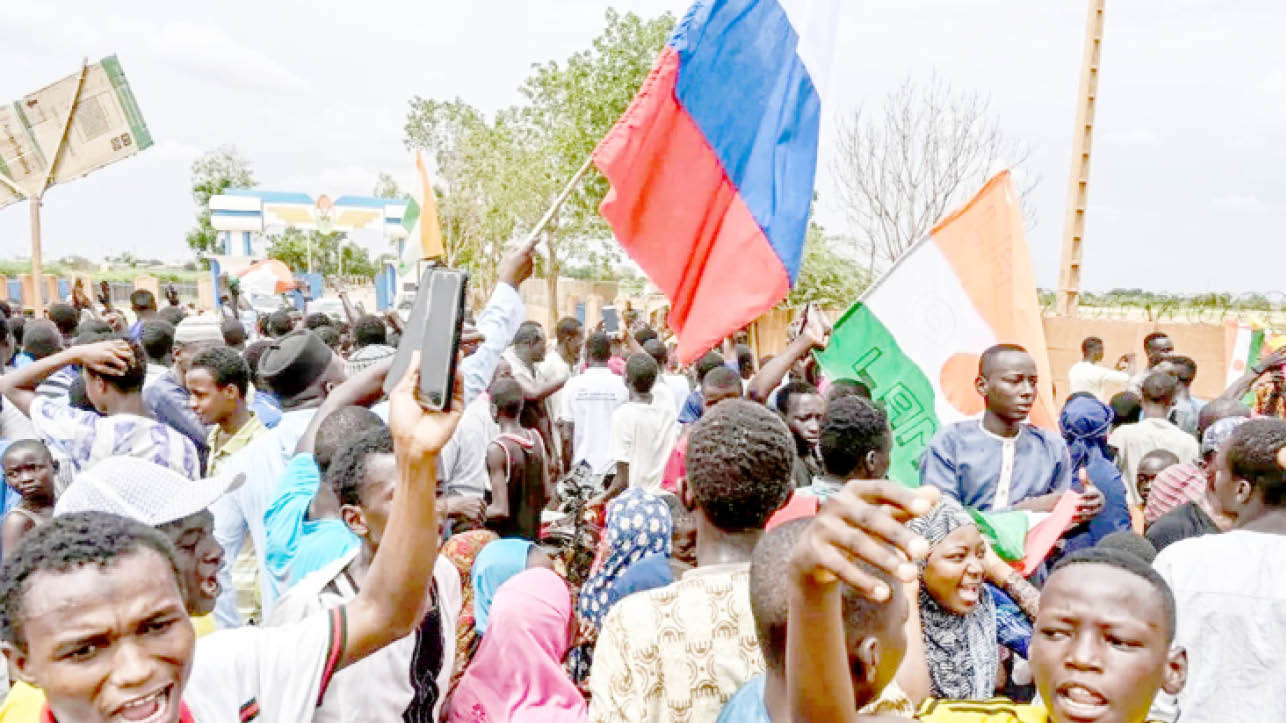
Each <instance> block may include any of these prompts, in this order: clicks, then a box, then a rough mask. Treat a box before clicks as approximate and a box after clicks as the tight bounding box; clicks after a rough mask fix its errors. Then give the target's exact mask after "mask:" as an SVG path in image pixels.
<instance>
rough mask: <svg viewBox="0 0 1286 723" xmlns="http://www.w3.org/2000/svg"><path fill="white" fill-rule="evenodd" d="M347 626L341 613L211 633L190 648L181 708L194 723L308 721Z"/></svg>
mask: <svg viewBox="0 0 1286 723" xmlns="http://www.w3.org/2000/svg"><path fill="white" fill-rule="evenodd" d="M346 626H347V619H346V617H345V614H344V611H343V608H332V609H330V610H327V611H324V612H320V613H318V614H316V615H313V616H311V617H309V618H307V619H305V620H301V621H299V622H297V623H294V624H293V625H288V626H285V627H279V628H261V627H244V628H236V629H234V630H217V631H215V632H213V633H210V634H209V635H206V636H205V637H203V638H200V639H199V640H197V642H196V654H195V656H194V658H193V663H192V676H191V677H190V678H189V679H188V683H187V686H186V687H185V688H184V689H183V702H184V703H186V704H187V706H188V710H189V711H191V712H192V717H193V718H194V719H195V720H196V721H197V723H233V722H235V721H243V720H259V721H307V720H312V717H313V712H314V711H315V710H316V709H317V701H318V699H319V698H320V697H321V696H322V695H323V694H324V693H325V691H326V689H327V687H328V686H329V684H330V681H331V677H332V676H333V675H334V672H335V666H337V665H338V664H339V659H340V657H341V656H342V655H343V653H344V649H343V648H344V642H343V641H344V634H343V633H344V628H345V627H346ZM254 711H258V714H257V715H256V716H252V715H251V713H252V712H254Z"/></svg>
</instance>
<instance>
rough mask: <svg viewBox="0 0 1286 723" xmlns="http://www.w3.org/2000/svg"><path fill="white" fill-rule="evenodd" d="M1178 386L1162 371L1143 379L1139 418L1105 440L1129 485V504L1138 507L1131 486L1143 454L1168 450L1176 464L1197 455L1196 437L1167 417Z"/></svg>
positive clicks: (1135, 490)
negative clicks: (1114, 449)
mask: <svg viewBox="0 0 1286 723" xmlns="http://www.w3.org/2000/svg"><path fill="white" fill-rule="evenodd" d="M1178 387H1179V382H1178V381H1177V380H1176V379H1175V378H1174V377H1172V376H1170V375H1169V374H1166V373H1165V372H1159V371H1158V372H1152V373H1151V374H1149V375H1148V376H1147V378H1146V379H1144V380H1143V388H1142V391H1143V419H1141V420H1139V421H1138V422H1135V423H1134V424H1127V425H1124V426H1122V427H1117V428H1116V430H1115V431H1113V432H1112V434H1111V435H1109V436H1108V438H1107V443H1108V445H1109V446H1111V447H1114V448H1116V464H1117V466H1118V467H1120V468H1121V472H1122V473H1124V475H1125V479H1126V482H1127V483H1129V484H1130V485H1131V487H1130V488H1129V490H1127V491H1128V492H1129V495H1130V504H1131V505H1135V506H1137V505H1138V504H1139V492H1138V489H1137V488H1135V487H1133V486H1132V485H1133V483H1134V480H1135V478H1136V476H1137V474H1138V467H1139V463H1140V462H1141V461H1142V460H1143V455H1145V454H1147V453H1148V452H1151V451H1152V450H1154V449H1168V450H1170V451H1171V452H1172V453H1174V455H1175V456H1176V457H1178V458H1179V461H1180V462H1192V461H1193V460H1195V459H1197V456H1198V454H1200V449H1199V447H1198V446H1197V440H1196V438H1195V437H1193V436H1192V435H1191V434H1188V433H1187V432H1185V431H1183V430H1182V429H1179V428H1178V427H1177V426H1175V424H1174V423H1173V422H1171V421H1170V420H1169V418H1168V417H1169V414H1170V407H1171V406H1172V405H1173V403H1174V398H1175V394H1176V393H1177V390H1178Z"/></svg>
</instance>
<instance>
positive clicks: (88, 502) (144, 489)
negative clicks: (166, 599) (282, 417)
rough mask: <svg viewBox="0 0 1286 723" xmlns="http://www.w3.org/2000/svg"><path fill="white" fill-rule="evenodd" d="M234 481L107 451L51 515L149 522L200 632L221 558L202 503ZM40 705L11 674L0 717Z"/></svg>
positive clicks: (31, 716) (31, 711)
mask: <svg viewBox="0 0 1286 723" xmlns="http://www.w3.org/2000/svg"><path fill="white" fill-rule="evenodd" d="M237 481H238V478H215V479H204V480H199V481H196V482H193V481H192V480H189V479H186V478H184V477H182V476H180V475H177V474H175V473H174V472H173V471H171V470H169V469H166V468H164V467H160V466H158V465H155V464H152V463H151V462H146V461H141V460H138V459H134V458H133V457H108V458H106V459H104V460H103V461H101V462H99V463H98V464H96V465H94V466H93V467H92V468H91V469H89V470H87V471H85V472H83V473H81V474H80V476H78V477H77V478H76V480H75V481H74V482H73V483H72V484H71V486H69V487H68V488H67V489H66V491H64V492H63V494H62V497H61V498H60V499H59V500H58V504H57V505H56V506H55V507H54V515H55V516H56V517H60V516H64V515H69V514H74V513H77V512H110V513H112V514H117V515H121V516H122V517H128V518H130V519H132V520H136V521H138V522H141V523H143V524H145V525H148V526H150V527H154V528H156V530H157V531H158V532H160V533H161V534H162V535H164V536H165V537H166V538H167V539H168V540H169V541H170V544H172V545H173V546H174V553H175V554H174V562H175V571H176V572H177V573H178V580H179V585H180V592H181V593H182V595H183V605H184V608H185V609H186V610H187V614H188V615H189V616H190V617H191V618H192V627H193V628H194V629H195V631H196V635H197V637H201V636H204V635H207V634H209V633H212V632H214V628H215V625H214V615H213V610H214V601H215V598H216V597H217V596H218V593H219V582H218V579H217V576H218V572H219V563H220V562H221V561H222V559H223V549H222V548H220V547H219V543H218V542H215V539H214V516H213V515H211V514H210V511H209V510H207V509H206V508H207V507H208V506H209V505H210V503H212V502H214V500H215V499H217V498H218V497H219V496H220V495H222V494H223V493H224V492H225V491H227V489H228V487H229V486H231V485H233V484H235V483H236V482H237ZM44 705H45V694H44V692H43V691H42V690H40V689H39V688H36V687H34V686H32V685H30V684H28V683H25V682H23V681H21V680H19V681H18V682H16V683H14V686H13V688H12V690H11V691H10V692H9V695H8V697H6V698H5V701H4V705H3V706H0V721H4V723H28V722H30V723H36V721H39V720H41V719H40V712H41V709H42V708H43V707H44Z"/></svg>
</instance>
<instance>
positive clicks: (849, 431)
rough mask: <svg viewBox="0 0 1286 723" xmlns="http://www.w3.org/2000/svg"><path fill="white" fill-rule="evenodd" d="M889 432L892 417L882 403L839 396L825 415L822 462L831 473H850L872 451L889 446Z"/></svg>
mask: <svg viewBox="0 0 1286 723" xmlns="http://www.w3.org/2000/svg"><path fill="white" fill-rule="evenodd" d="M889 435H890V431H889V419H888V417H887V416H886V415H885V414H884V411H883V410H881V409H880V408H879V407H877V406H875V405H874V404H871V403H870V402H868V401H866V400H865V399H863V398H861V397H858V396H851V397H841V398H840V399H836V400H835V401H834V402H833V403H832V404H831V405H830V406H829V407H827V408H826V416H824V417H822V432H821V437H820V438H819V439H818V443H817V446H818V448H819V449H820V450H821V453H822V464H823V465H825V466H826V471H827V473H829V474H833V475H839V476H841V477H843V476H847V475H850V474H852V473H853V470H855V469H857V466H858V464H859V463H860V462H861V461H862V459H864V458H865V457H866V454H867V453H868V452H871V451H879V450H881V449H884V448H885V447H886V446H888V444H889Z"/></svg>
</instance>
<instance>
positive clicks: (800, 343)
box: [733, 324, 826, 404]
mask: <svg viewBox="0 0 1286 723" xmlns="http://www.w3.org/2000/svg"><path fill="white" fill-rule="evenodd" d="M825 348H826V330H825V329H824V328H821V327H820V326H819V325H817V324H805V325H804V328H803V331H802V332H801V333H800V335H799V336H797V337H795V339H794V340H793V341H791V342H790V344H789V345H788V346H787V347H786V350H785V351H783V352H782V353H780V354H778V355H777V356H775V357H773V358H772V359H769V360H768V363H767V364H765V365H763V367H762V368H760V370H759V372H758V373H757V374H755V376H754V377H752V378H751V380H750V386H749V388H747V389H746V394H747V395H748V396H749V397H750V398H751V399H753V400H754V401H756V402H759V403H761V404H762V403H764V402H767V401H768V396H769V395H771V394H772V391H773V390H774V389H776V388H777V385H779V384H781V380H782V379H785V378H786V374H787V373H788V372H790V368H791V367H792V366H794V365H795V362H797V361H799V360H800V359H803V358H804V356H805V355H806V354H808V353H809V352H811V351H812V350H814V349H825ZM733 358H734V359H735V358H736V357H733Z"/></svg>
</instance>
